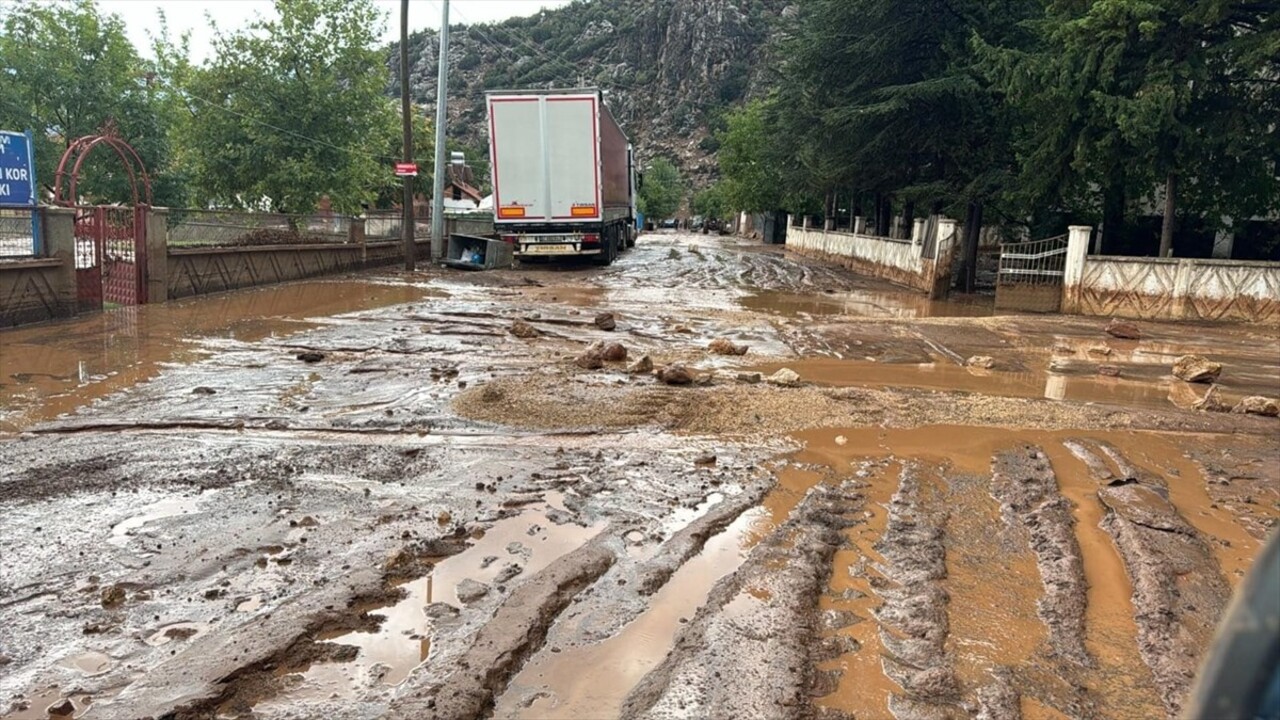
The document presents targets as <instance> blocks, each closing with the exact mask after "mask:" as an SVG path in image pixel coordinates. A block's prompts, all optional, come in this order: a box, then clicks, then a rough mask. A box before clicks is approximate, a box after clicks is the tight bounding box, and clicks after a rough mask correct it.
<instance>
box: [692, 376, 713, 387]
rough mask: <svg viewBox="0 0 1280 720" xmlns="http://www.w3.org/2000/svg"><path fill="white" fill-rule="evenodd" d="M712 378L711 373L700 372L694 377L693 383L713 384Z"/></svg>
mask: <svg viewBox="0 0 1280 720" xmlns="http://www.w3.org/2000/svg"><path fill="white" fill-rule="evenodd" d="M712 380H713V378H712V377H711V373H698V374H697V375H695V376H694V378H693V384H694V385H700V386H702V387H708V386H710V385H711V382H712Z"/></svg>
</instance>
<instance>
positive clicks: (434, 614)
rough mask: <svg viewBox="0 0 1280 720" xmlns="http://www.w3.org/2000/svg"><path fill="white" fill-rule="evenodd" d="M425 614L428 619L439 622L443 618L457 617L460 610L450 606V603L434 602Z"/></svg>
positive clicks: (426, 609)
mask: <svg viewBox="0 0 1280 720" xmlns="http://www.w3.org/2000/svg"><path fill="white" fill-rule="evenodd" d="M423 612H425V613H426V615H427V617H429V618H431V619H433V620H439V619H441V618H448V617H456V616H457V615H458V608H456V607H454V606H452V605H450V604H449V603H442V602H433V603H431V604H430V605H428V606H427V607H426V608H425V609H424V611H423Z"/></svg>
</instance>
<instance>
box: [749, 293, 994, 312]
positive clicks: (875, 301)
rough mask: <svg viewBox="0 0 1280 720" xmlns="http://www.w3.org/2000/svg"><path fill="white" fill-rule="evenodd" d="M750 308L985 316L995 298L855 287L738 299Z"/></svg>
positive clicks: (765, 310) (791, 310)
mask: <svg viewBox="0 0 1280 720" xmlns="http://www.w3.org/2000/svg"><path fill="white" fill-rule="evenodd" d="M738 302H739V303H740V304H741V305H742V307H744V308H746V309H748V310H758V311H763V312H769V313H775V314H778V315H786V316H791V317H795V316H803V315H811V316H846V317H861V318H917V317H985V316H987V315H991V314H992V312H993V308H994V302H995V299H994V298H991V297H979V296H974V297H969V298H963V299H960V300H930V299H929V298H928V297H926V296H923V295H920V294H919V293H916V292H914V291H910V290H903V291H901V292H884V291H878V292H877V291H868V290H852V291H847V292H834V293H822V294H819V293H798V292H784V291H760V292H757V293H755V294H753V295H748V296H747V297H744V298H742V299H741V300H739V301H738Z"/></svg>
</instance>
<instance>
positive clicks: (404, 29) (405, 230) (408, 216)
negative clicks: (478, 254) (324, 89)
mask: <svg viewBox="0 0 1280 720" xmlns="http://www.w3.org/2000/svg"><path fill="white" fill-rule="evenodd" d="M411 112H412V109H411V108H410V107H409V0H400V115H401V119H402V120H403V122H404V162H405V163H406V164H412V163H413V116H412V115H410V113H411ZM401 180H402V181H403V182H404V200H403V201H402V202H403V204H404V208H403V210H404V213H403V216H402V217H401V219H400V241H401V243H402V245H403V247H404V269H405V270H406V271H408V272H413V271H414V266H415V264H416V260H417V258H416V257H415V255H417V248H416V247H414V244H413V177H412V176H410V175H405V176H404V177H402V178H401Z"/></svg>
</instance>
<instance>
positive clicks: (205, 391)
mask: <svg viewBox="0 0 1280 720" xmlns="http://www.w3.org/2000/svg"><path fill="white" fill-rule="evenodd" d="M217 392H218V391H217V390H214V389H213V388H211V387H205V386H204V385H201V386H200V387H197V388H192V390H191V394H192V395H214V394H216V393H217Z"/></svg>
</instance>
